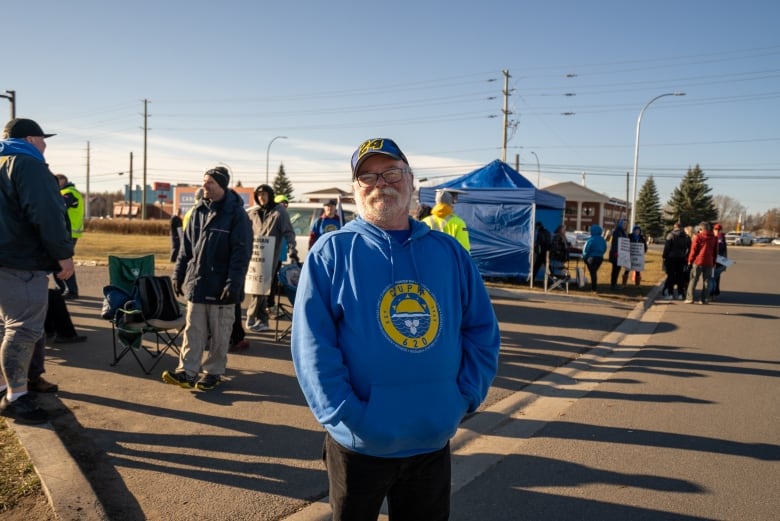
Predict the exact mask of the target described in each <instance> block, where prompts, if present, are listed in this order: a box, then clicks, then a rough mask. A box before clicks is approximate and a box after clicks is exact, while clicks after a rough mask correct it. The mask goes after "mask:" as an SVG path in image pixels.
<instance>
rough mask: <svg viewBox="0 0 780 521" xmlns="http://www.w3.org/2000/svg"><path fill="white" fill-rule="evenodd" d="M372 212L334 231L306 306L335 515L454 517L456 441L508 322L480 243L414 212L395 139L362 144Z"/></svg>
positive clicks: (359, 192)
mask: <svg viewBox="0 0 780 521" xmlns="http://www.w3.org/2000/svg"><path fill="white" fill-rule="evenodd" d="M352 180H353V189H354V193H355V201H356V203H357V206H358V213H359V217H358V218H357V219H355V220H354V221H352V222H350V223H348V224H347V225H346V226H344V227H343V228H342V229H341V230H338V231H335V232H331V233H329V234H326V235H325V236H323V237H321V238H320V240H319V241H317V243H316V244H315V245H314V247H313V248H312V250H311V252H310V253H309V256H308V257H307V259H306V262H305V263H304V264H303V268H302V272H301V277H300V281H299V284H298V290H297V294H296V298H295V312H294V314H293V330H292V354H293V362H294V364H295V370H296V374H297V377H298V381H299V383H300V385H301V389H302V390H303V394H304V396H305V397H306V400H307V402H308V404H309V406H310V407H311V410H312V412H313V413H314V416H315V417H316V418H317V420H318V421H319V422H320V423H321V424H322V425H323V426H324V427H325V430H326V431H327V433H326V437H325V451H324V452H325V464H326V465H327V469H328V480H329V484H330V504H331V507H332V509H333V519H335V520H344V519H376V518H377V517H378V515H379V510H380V507H381V505H382V501H383V499H384V498H385V497H387V502H388V507H389V513H390V519H391V520H401V519H404V520H405V519H425V520H444V519H447V517H448V515H449V504H450V475H451V471H450V446H449V440H450V438H451V437H452V436H453V435H454V434H455V431H456V430H457V428H458V425H459V423H460V421H461V420H462V419H463V417H464V416H465V415H466V414H468V413H470V412H473V411H475V410H476V409H477V407H478V406H479V405H480V403H481V402H482V401H483V400H484V398H485V396H486V394H487V391H488V389H489V387H490V385H491V382H492V381H493V378H494V377H495V375H496V370H497V367H498V352H499V345H500V335H499V331H498V323H497V320H496V316H495V313H494V311H493V306H492V304H491V302H490V298H489V297H488V294H487V291H486V290H485V286H484V284H483V282H482V278H481V276H480V274H479V271H478V270H477V268H476V266H475V265H474V263H473V262H472V260H471V258H470V256H469V254H468V252H467V251H466V250H465V249H464V248H463V247H462V246H461V245H460V244H459V243H458V241H457V240H455V239H454V238H453V237H451V236H450V235H447V234H444V233H439V232H435V231H432V230H431V229H430V228H429V227H428V226H426V225H425V224H423V223H421V222H419V221H416V220H414V219H412V218H411V217H410V216H409V206H410V203H411V197H412V193H413V191H414V186H413V181H414V176H413V174H412V171H411V169H410V168H409V162H408V161H407V159H406V156H405V155H404V154H403V152H401V150H400V148H398V145H396V144H395V143H394V142H393V141H392V140H390V139H384V138H376V139H369V140H367V141H365V142H364V143H363V144H361V145H360V147H359V148H358V149H357V150H356V151H355V153H354V154H353V156H352Z"/></svg>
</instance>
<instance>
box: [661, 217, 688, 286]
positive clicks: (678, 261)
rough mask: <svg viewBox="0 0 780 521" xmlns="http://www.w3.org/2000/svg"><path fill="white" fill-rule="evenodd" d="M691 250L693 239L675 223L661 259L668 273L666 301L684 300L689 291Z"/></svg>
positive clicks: (667, 238) (665, 243) (668, 235)
mask: <svg viewBox="0 0 780 521" xmlns="http://www.w3.org/2000/svg"><path fill="white" fill-rule="evenodd" d="M690 249H691V238H690V237H688V234H686V233H685V231H684V230H683V229H682V227H681V226H680V223H679V222H676V223H674V225H673V226H672V231H671V232H669V233H668V234H667V235H666V241H665V242H664V251H663V253H662V254H661V258H662V259H663V263H664V270H665V271H666V282H665V283H664V299H665V300H672V299H673V298H675V295H676V298H677V299H678V300H683V299H684V298H685V296H684V295H685V292H686V290H687V284H686V282H687V281H686V278H687V277H686V275H685V267H686V265H687V261H688V251H690Z"/></svg>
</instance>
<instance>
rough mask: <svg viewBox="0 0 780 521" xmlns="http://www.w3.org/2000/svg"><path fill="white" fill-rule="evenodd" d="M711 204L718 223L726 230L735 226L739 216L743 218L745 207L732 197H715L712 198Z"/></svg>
mask: <svg viewBox="0 0 780 521" xmlns="http://www.w3.org/2000/svg"><path fill="white" fill-rule="evenodd" d="M712 204H713V205H714V206H715V209H716V210H717V211H718V221H719V222H720V223H721V224H723V226H724V227H725V228H727V229H732V228H734V227H735V226H736V225H737V221H738V220H739V216H740V215H742V216H743V217H744V214H745V207H744V206H742V205H741V204H739V201H737V200H736V199H734V198H733V197H729V196H728V195H716V196H714V197H713V198H712Z"/></svg>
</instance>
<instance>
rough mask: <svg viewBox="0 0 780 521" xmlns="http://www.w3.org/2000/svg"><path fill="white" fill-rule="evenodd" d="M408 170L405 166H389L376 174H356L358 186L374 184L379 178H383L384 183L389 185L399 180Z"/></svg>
mask: <svg viewBox="0 0 780 521" xmlns="http://www.w3.org/2000/svg"><path fill="white" fill-rule="evenodd" d="M407 172H409V170H407V169H405V168H391V169H389V170H385V171H384V172H380V173H378V174H360V175H359V176H357V178H356V179H357V182H358V184H359V185H360V186H375V185H376V183H377V181H379V178H380V177H381V178H382V179H384V180H385V183H387V184H389V185H391V184H394V183H397V182H398V181H400V180H401V178H402V177H403V176H404V174H405V173H407Z"/></svg>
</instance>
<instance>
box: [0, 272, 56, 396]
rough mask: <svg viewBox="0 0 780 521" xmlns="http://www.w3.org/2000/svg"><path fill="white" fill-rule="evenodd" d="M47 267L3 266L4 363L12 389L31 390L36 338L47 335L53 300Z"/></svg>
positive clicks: (0, 323)
mask: <svg viewBox="0 0 780 521" xmlns="http://www.w3.org/2000/svg"><path fill="white" fill-rule="evenodd" d="M48 287H49V279H48V275H47V273H46V272H45V271H29V270H16V269H11V268H1V267H0V288H2V291H0V337H2V344H0V366H1V367H2V377H3V380H5V382H6V383H7V384H8V387H9V389H10V390H11V391H12V392H15V393H18V392H23V391H25V390H27V371H28V370H29V368H30V360H31V358H32V355H33V350H34V349H35V342H37V341H38V340H40V339H41V337H42V336H43V322H44V320H45V318H46V308H47V307H48V303H49V294H48Z"/></svg>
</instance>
